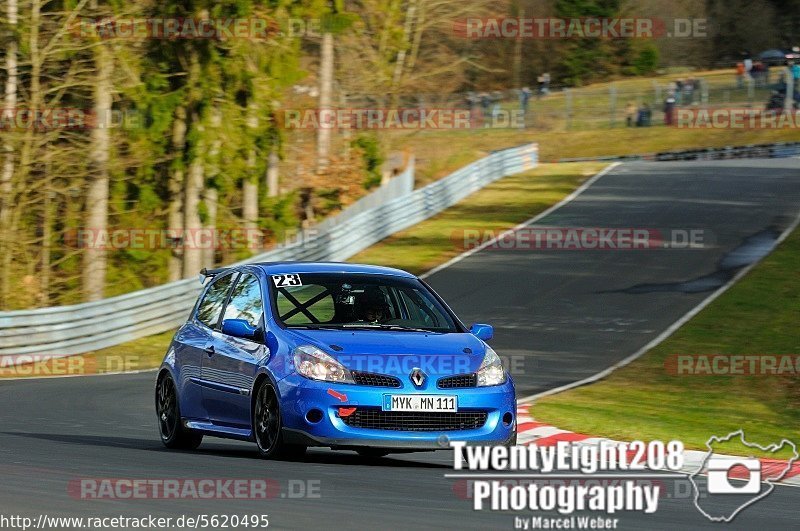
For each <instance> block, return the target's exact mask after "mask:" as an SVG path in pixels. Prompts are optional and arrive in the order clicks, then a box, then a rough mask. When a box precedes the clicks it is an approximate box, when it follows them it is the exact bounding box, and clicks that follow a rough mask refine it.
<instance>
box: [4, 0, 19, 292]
mask: <svg viewBox="0 0 800 531" xmlns="http://www.w3.org/2000/svg"><path fill="white" fill-rule="evenodd" d="M6 18H7V19H8V24H9V26H11V28H12V30H13V29H15V28H16V26H17V20H18V19H17V0H7V4H6ZM17 84H18V78H17V41H16V32H15V35H14V37H13V38H11V39H9V41H8V44H7V45H6V85H5V94H4V96H5V97H4V100H3V112H4V113H6V112H7V113H14V112H15V109H16V107H17V90H18V87H17ZM4 136H5V141H4V142H3V154H4V159H3V169H2V174H0V245H2V247H0V249H1V250H2V252H3V257H4V258H3V267H4V268H5V269H4V271H5V273H4V274H3V280H2V287H0V304H5V303H6V302H7V298H8V294H9V290H10V283H9V279H10V277H11V272H10V271H9V270H8V266H9V265H10V263H11V250H10V248H9V247H10V246H11V242H12V237H11V227H10V224H11V205H12V199H11V189H12V188H11V181H12V179H13V177H14V144H13V142H12V141H11V135H10V134H5V135H4Z"/></svg>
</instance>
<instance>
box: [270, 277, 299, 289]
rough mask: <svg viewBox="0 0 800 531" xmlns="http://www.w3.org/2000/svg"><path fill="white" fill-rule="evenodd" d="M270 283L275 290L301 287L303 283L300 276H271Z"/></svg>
mask: <svg viewBox="0 0 800 531" xmlns="http://www.w3.org/2000/svg"><path fill="white" fill-rule="evenodd" d="M272 281H273V282H274V283H275V287H276V288H288V287H294V286H302V285H303V282H302V281H301V280H300V275H296V274H289V275H272Z"/></svg>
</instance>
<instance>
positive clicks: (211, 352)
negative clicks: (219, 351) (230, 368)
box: [203, 345, 215, 357]
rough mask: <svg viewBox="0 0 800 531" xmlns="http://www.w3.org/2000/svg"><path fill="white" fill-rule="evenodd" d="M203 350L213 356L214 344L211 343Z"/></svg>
mask: <svg viewBox="0 0 800 531" xmlns="http://www.w3.org/2000/svg"><path fill="white" fill-rule="evenodd" d="M203 350H205V351H206V354H208V356H209V357H211V356H213V355H214V353H215V350H214V345H209V346H207V347H206V348H204V349H203Z"/></svg>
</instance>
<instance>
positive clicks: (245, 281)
mask: <svg viewBox="0 0 800 531" xmlns="http://www.w3.org/2000/svg"><path fill="white" fill-rule="evenodd" d="M263 313H264V305H263V303H262V301H261V287H260V286H259V284H258V278H256V276H255V275H251V274H249V273H248V274H244V275H242V276H241V277H240V278H239V282H237V283H236V287H234V288H233V293H232V294H231V300H230V301H229V302H228V306H227V307H226V308H225V316H224V317H223V318H222V319H223V320H225V319H244V320H245V321H247V322H248V323H249V324H250V325H251V326H258V324H259V321H261V315H262V314H263Z"/></svg>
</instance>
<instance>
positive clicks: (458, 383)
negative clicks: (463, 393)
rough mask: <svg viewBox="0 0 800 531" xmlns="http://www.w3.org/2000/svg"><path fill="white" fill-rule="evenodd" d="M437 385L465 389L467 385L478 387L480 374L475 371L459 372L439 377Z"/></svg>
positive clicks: (443, 387)
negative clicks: (468, 372)
mask: <svg viewBox="0 0 800 531" xmlns="http://www.w3.org/2000/svg"><path fill="white" fill-rule="evenodd" d="M437 385H438V386H439V389H464V388H466V387H476V386H477V385H478V375H477V374H475V373H474V372H473V373H472V374H459V375H457V376H448V377H446V378H439V382H438V384H437Z"/></svg>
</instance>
